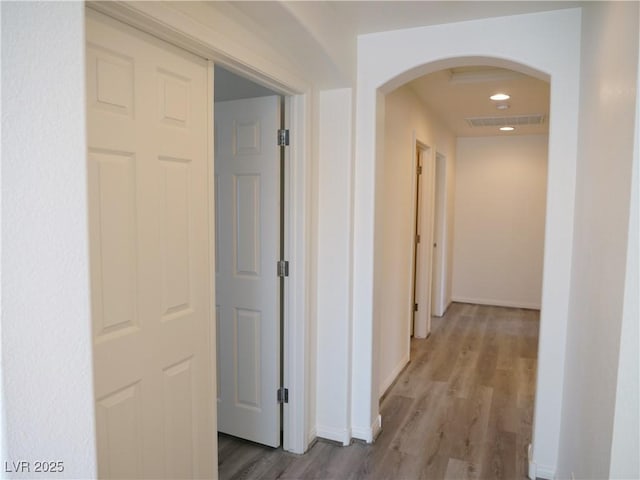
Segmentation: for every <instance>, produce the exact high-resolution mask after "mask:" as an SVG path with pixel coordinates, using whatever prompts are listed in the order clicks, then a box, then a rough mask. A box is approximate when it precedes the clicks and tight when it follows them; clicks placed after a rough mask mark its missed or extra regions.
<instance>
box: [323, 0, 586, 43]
mask: <svg viewBox="0 0 640 480" xmlns="http://www.w3.org/2000/svg"><path fill="white" fill-rule="evenodd" d="M324 3H328V4H330V6H331V7H332V8H333V10H334V11H335V13H336V14H337V15H338V16H339V17H340V18H341V20H342V23H344V24H347V25H349V26H350V27H351V29H353V30H354V31H355V34H356V35H362V34H367V33H374V32H384V31H389V30H399V29H403V28H412V27H420V26H426V25H437V24H440V23H452V22H463V21H466V20H475V19H481V18H489V17H503V16H508V15H520V14H526V13H535V12H543V11H549V10H562V9H565V8H576V7H580V6H581V4H582V3H583V2H570V1H477V0H476V1H427V0H423V1H334V2H324Z"/></svg>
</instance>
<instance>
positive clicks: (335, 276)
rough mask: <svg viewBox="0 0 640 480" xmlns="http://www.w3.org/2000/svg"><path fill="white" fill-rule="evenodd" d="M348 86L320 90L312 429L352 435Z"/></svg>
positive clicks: (331, 435)
mask: <svg viewBox="0 0 640 480" xmlns="http://www.w3.org/2000/svg"><path fill="white" fill-rule="evenodd" d="M351 106H352V95H351V89H339V90H326V91H323V92H321V93H320V98H319V107H320V112H319V113H320V118H319V124H320V135H319V149H320V152H319V158H320V162H319V163H318V176H319V178H318V182H319V184H320V185H322V186H323V188H322V189H320V191H319V192H318V194H319V195H318V196H319V198H318V240H317V241H318V257H319V258H322V259H323V261H322V262H320V263H318V266H317V269H318V283H317V285H318V310H317V311H318V322H317V363H316V366H315V367H316V372H317V373H316V378H317V394H316V415H317V426H316V429H317V431H316V434H317V435H318V436H319V437H323V438H328V439H330V440H334V441H338V442H341V443H343V444H345V445H348V444H349V441H350V440H351V425H350V414H351V412H350V408H349V405H350V394H351V392H350V384H351V368H350V366H351V303H350V301H351V298H350V290H351V263H350V256H351V241H350V237H349V235H348V232H350V230H351V229H350V224H351V183H352V177H351V168H352V158H353V155H352V153H353V151H352V137H351V135H352V118H351Z"/></svg>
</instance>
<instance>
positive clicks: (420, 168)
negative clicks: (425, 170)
mask: <svg viewBox="0 0 640 480" xmlns="http://www.w3.org/2000/svg"><path fill="white" fill-rule="evenodd" d="M418 175H422V165H418Z"/></svg>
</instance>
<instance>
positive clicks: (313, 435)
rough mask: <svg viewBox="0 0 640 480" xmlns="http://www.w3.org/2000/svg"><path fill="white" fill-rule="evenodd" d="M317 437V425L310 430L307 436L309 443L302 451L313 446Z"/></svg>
mask: <svg viewBox="0 0 640 480" xmlns="http://www.w3.org/2000/svg"><path fill="white" fill-rule="evenodd" d="M317 438H318V434H317V429H316V427H313V428H312V429H311V430H309V435H308V436H307V445H306V447H305V450H304V452H302V453H305V452H306V451H308V450H309V449H310V448H311V446H312V445H313V444H314V443H315V442H316V439H317ZM293 453H295V452H293Z"/></svg>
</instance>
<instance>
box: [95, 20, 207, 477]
mask: <svg viewBox="0 0 640 480" xmlns="http://www.w3.org/2000/svg"><path fill="white" fill-rule="evenodd" d="M86 38H87V92H86V93H87V109H88V111H87V121H88V146H89V151H88V171H89V179H88V183H89V185H88V189H89V202H90V204H89V215H90V222H89V224H90V251H91V281H92V316H93V336H94V368H95V394H96V416H97V418H96V422H97V435H98V438H97V445H98V468H99V475H100V478H211V477H213V476H214V475H215V471H216V468H217V465H216V463H217V461H216V458H217V457H216V451H215V449H216V434H215V411H214V405H215V404H214V402H213V388H214V385H213V384H214V380H213V375H214V374H215V372H213V371H212V370H213V369H212V365H213V351H212V342H211V341H210V339H211V335H212V318H213V315H212V306H211V302H210V298H209V297H210V288H211V283H210V282H211V270H212V268H211V266H210V260H211V259H210V255H209V237H208V226H209V218H210V214H209V209H208V204H209V194H210V192H209V187H208V185H209V183H208V181H207V176H208V174H209V165H210V164H209V160H208V158H207V151H208V150H207V142H208V131H209V129H210V128H212V125H211V122H210V121H209V120H208V119H209V118H210V115H208V113H207V108H208V107H207V105H208V92H209V89H208V83H207V76H208V72H207V68H208V67H207V62H206V61H205V60H203V59H201V58H198V57H195V56H193V55H191V54H189V53H187V52H185V51H183V50H180V49H178V48H175V47H172V46H170V45H169V44H166V43H164V42H162V41H160V40H158V39H156V38H154V37H151V36H148V35H146V34H143V33H141V32H139V31H137V30H135V29H132V28H129V27H127V26H125V25H124V24H121V23H119V22H116V21H114V20H112V19H110V18H108V17H106V16H103V15H100V14H98V13H95V12H93V11H91V10H87V29H86Z"/></svg>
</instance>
